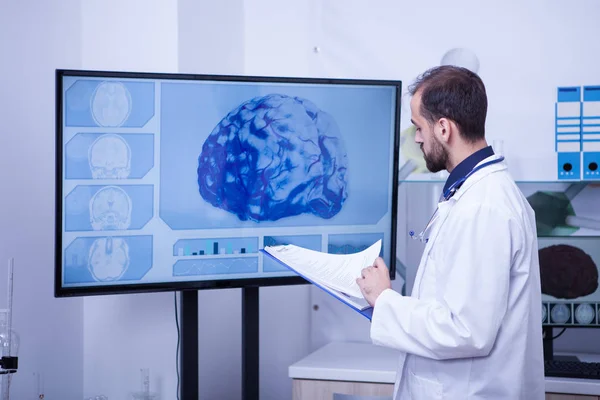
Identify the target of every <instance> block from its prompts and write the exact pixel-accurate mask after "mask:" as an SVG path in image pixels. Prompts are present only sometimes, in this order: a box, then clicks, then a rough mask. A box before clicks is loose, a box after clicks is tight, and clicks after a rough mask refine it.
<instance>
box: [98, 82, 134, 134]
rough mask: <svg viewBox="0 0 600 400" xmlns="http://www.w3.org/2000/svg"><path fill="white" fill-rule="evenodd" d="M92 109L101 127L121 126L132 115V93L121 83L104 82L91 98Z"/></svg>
mask: <svg viewBox="0 0 600 400" xmlns="http://www.w3.org/2000/svg"><path fill="white" fill-rule="evenodd" d="M90 109H91V110H92V117H93V118H94V121H95V122H96V124H98V125H99V126H109V127H118V126H121V125H123V123H125V121H127V118H129V114H130V113H131V93H129V90H127V88H126V87H125V85H123V84H122V83H120V82H102V83H101V84H100V85H98V87H97V88H96V91H95V92H94V95H93V96H92V98H91V105H90Z"/></svg>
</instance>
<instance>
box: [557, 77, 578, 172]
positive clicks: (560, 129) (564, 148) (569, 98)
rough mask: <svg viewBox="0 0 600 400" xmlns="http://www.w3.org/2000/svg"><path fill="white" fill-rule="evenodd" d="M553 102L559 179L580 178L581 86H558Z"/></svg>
mask: <svg viewBox="0 0 600 400" xmlns="http://www.w3.org/2000/svg"><path fill="white" fill-rule="evenodd" d="M556 100H557V101H556V104H555V139H556V141H555V151H556V153H557V161H558V179H559V180H580V179H581V110H582V105H581V88H580V87H559V88H558V93H557V99H556Z"/></svg>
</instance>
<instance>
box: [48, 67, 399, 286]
mask: <svg viewBox="0 0 600 400" xmlns="http://www.w3.org/2000/svg"><path fill="white" fill-rule="evenodd" d="M56 79H57V81H56V84H57V91H56V102H57V104H56V112H57V114H56V133H57V135H56V138H57V143H56V152H57V154H56V167H57V168H56V263H55V265H56V266H55V268H56V270H55V278H56V283H55V295H56V296H74V295H89V294H109V293H127V292H144V291H145V292H148V291H163V290H183V289H193V288H197V289H205V288H233V287H244V286H246V285H250V286H270V285H287V284H298V283H306V281H305V280H303V279H302V278H300V277H298V276H297V275H295V274H294V273H293V272H291V271H289V270H287V269H285V268H284V267H281V266H278V265H276V264H275V262H272V261H270V260H268V259H266V258H263V257H262V254H261V253H260V252H259V250H260V249H261V248H263V247H264V246H266V245H274V244H288V243H289V244H296V245H299V246H303V247H307V248H310V249H314V250H319V251H325V252H330V253H349V252H355V251H358V250H362V249H364V248H366V247H367V246H369V245H371V244H373V243H374V242H376V241H377V240H382V244H383V250H382V254H381V255H382V257H383V258H384V259H385V261H386V262H387V263H388V265H389V266H390V272H391V276H392V277H393V276H394V274H395V257H394V256H393V255H394V253H395V243H396V209H397V207H396V202H397V182H396V180H397V170H398V150H399V118H400V104H401V102H400V96H401V83H400V82H399V81H374V80H341V79H300V78H276V77H248V76H207V75H184V74H151V73H124V72H101V71H74V70H58V71H57V74H56Z"/></svg>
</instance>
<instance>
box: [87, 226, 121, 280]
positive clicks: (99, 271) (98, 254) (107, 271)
mask: <svg viewBox="0 0 600 400" xmlns="http://www.w3.org/2000/svg"><path fill="white" fill-rule="evenodd" d="M128 267H129V246H128V245H127V242H126V241H125V239H123V238H113V237H110V236H108V237H105V238H99V239H96V240H95V241H94V243H93V244H92V246H91V247H90V253H89V258H88V268H89V270H90V273H91V274H92V276H93V277H94V279H96V280H97V281H116V280H118V279H120V278H121V277H122V276H123V274H124V273H125V271H127V268H128Z"/></svg>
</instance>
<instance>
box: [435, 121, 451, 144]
mask: <svg viewBox="0 0 600 400" xmlns="http://www.w3.org/2000/svg"><path fill="white" fill-rule="evenodd" d="M437 128H438V129H437V136H438V139H439V140H440V141H441V142H442V143H448V142H449V141H450V135H451V131H452V128H453V126H452V124H451V122H450V120H449V119H447V118H440V119H439V120H438V122H437Z"/></svg>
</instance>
